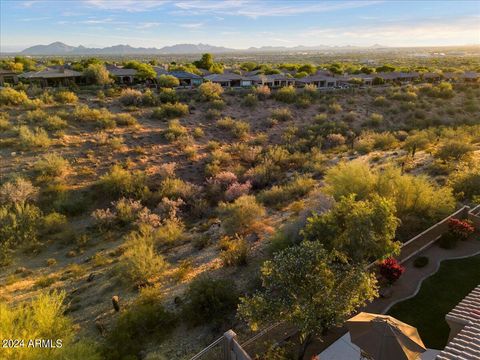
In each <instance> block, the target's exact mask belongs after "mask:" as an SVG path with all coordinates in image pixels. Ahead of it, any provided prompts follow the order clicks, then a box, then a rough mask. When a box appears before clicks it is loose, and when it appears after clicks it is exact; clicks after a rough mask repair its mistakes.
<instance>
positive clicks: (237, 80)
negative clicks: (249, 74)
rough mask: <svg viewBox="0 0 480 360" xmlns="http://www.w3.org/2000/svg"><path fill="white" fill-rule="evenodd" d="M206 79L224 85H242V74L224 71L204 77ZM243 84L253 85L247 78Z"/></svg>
mask: <svg viewBox="0 0 480 360" xmlns="http://www.w3.org/2000/svg"><path fill="white" fill-rule="evenodd" d="M204 79H205V80H207V81H211V82H213V83H216V84H220V85H221V86H222V87H238V86H242V79H243V77H242V75H238V74H235V73H224V74H212V75H207V76H205V77H204ZM246 79H247V80H245V82H244V84H245V85H243V86H251V85H248V84H251V81H253V80H248V78H246Z"/></svg>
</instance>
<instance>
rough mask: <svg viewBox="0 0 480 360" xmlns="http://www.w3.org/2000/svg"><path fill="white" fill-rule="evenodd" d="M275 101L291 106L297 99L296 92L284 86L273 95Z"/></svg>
mask: <svg viewBox="0 0 480 360" xmlns="http://www.w3.org/2000/svg"><path fill="white" fill-rule="evenodd" d="M275 99H276V100H277V101H281V102H284V103H287V104H292V103H294V102H295V100H296V99H297V91H296V90H295V88H294V87H293V86H284V87H282V88H281V89H279V90H278V91H277V92H276V93H275Z"/></svg>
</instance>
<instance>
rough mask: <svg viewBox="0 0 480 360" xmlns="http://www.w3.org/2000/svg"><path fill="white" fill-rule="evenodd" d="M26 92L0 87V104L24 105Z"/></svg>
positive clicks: (26, 98) (26, 99) (26, 100)
mask: <svg viewBox="0 0 480 360" xmlns="http://www.w3.org/2000/svg"><path fill="white" fill-rule="evenodd" d="M28 100H29V99H28V96H27V94H26V93H25V92H24V91H22V90H20V91H17V90H15V89H12V88H8V87H7V88H2V89H0V105H24V104H26V103H27V102H28Z"/></svg>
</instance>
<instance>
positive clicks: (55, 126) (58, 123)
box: [42, 115, 68, 130]
mask: <svg viewBox="0 0 480 360" xmlns="http://www.w3.org/2000/svg"><path fill="white" fill-rule="evenodd" d="M42 125H43V126H44V127H45V128H46V129H48V130H61V129H65V128H66V127H67V126H68V124H67V122H66V121H65V120H63V119H62V118H61V117H60V116H57V115H50V116H47V118H46V119H45V120H44V121H43V124H42Z"/></svg>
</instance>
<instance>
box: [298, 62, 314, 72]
mask: <svg viewBox="0 0 480 360" xmlns="http://www.w3.org/2000/svg"><path fill="white" fill-rule="evenodd" d="M298 71H299V72H306V73H308V74H315V73H316V72H317V67H316V66H315V65H312V64H305V65H302V66H300V67H299V68H298Z"/></svg>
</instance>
